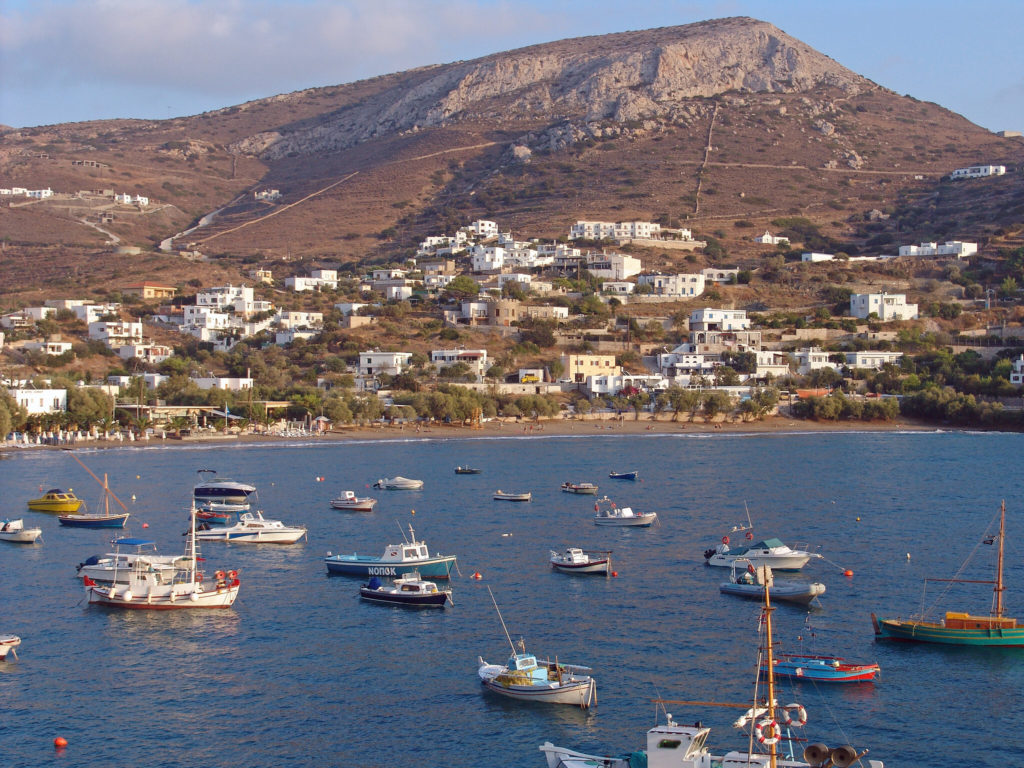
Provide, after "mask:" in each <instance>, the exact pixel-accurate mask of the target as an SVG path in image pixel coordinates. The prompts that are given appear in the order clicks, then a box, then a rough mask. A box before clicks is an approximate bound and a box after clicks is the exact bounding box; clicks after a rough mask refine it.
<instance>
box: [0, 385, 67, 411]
mask: <svg viewBox="0 0 1024 768" xmlns="http://www.w3.org/2000/svg"><path fill="white" fill-rule="evenodd" d="M7 391H8V392H10V394H11V397H13V398H14V399H15V401H16V402H17V403H18V405H20V406H21V407H22V408H24V409H25V410H26V412H28V415H29V416H32V415H35V414H40V413H61V412H62V411H66V410H67V409H68V391H67V390H66V389H8V390H7Z"/></svg>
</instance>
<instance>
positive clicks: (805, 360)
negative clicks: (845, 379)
mask: <svg viewBox="0 0 1024 768" xmlns="http://www.w3.org/2000/svg"><path fill="white" fill-rule="evenodd" d="M833 354H837V353H833V352H825V351H824V350H822V349H820V348H819V347H808V348H807V349H798V350H797V351H796V352H794V353H793V357H795V358H796V372H797V373H799V374H800V375H801V376H806V375H807V374H808V373H810V372H811V371H817V370H821V369H822V368H831V369H832V370H834V371H837V370H839V368H841V367H842V365H843V363H838V362H836V361H835V360H833V359H832V355H833ZM840 357H842V355H840Z"/></svg>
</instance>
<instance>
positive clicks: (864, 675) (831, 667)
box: [762, 590, 879, 683]
mask: <svg viewBox="0 0 1024 768" xmlns="http://www.w3.org/2000/svg"><path fill="white" fill-rule="evenodd" d="M772 594H774V590H773V592H772ZM767 672H768V670H767V669H766V668H764V667H762V673H763V674H767ZM878 672H879V666H878V665H877V664H853V663H851V662H848V661H846V660H845V659H843V658H841V657H839V656H808V655H804V654H799V653H780V654H777V655H776V656H775V676H776V677H785V678H790V679H792V680H813V681H814V682H816V683H867V682H871V681H872V680H874V679H875V675H877V674H878Z"/></svg>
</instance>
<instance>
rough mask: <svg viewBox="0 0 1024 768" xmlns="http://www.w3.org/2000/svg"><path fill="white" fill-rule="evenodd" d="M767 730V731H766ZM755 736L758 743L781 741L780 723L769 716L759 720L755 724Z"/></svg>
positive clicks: (770, 743)
mask: <svg viewBox="0 0 1024 768" xmlns="http://www.w3.org/2000/svg"><path fill="white" fill-rule="evenodd" d="M766 731H767V733H765V732H766ZM754 737H755V738H756V739H757V743H758V744H767V745H769V746H771V745H772V744H778V743H779V724H778V723H776V722H775V721H774V720H772V719H771V718H769V717H766V718H764V719H763V720H758V721H757V723H755V724H754Z"/></svg>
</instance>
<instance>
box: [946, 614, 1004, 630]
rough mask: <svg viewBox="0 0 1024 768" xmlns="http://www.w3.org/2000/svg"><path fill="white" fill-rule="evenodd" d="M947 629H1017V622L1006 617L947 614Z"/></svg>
mask: <svg viewBox="0 0 1024 768" xmlns="http://www.w3.org/2000/svg"><path fill="white" fill-rule="evenodd" d="M943 625H944V626H945V627H946V629H1015V628H1016V627H1017V620H1016V619H1011V618H1009V617H1004V616H972V615H971V614H969V613H952V612H947V613H946V620H945V621H944V622H943Z"/></svg>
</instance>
